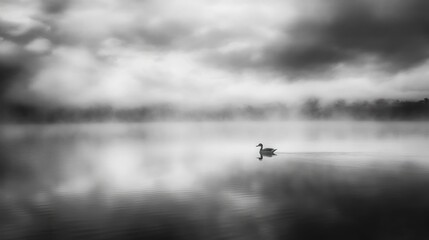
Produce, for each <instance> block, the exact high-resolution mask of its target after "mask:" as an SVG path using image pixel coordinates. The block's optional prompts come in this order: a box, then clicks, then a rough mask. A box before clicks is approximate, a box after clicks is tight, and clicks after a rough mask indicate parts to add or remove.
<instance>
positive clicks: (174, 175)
mask: <svg viewBox="0 0 429 240" xmlns="http://www.w3.org/2000/svg"><path fill="white" fill-rule="evenodd" d="M0 129H1V132H0V149H1V150H0V212H1V216H0V239H286V238H287V239H429V226H428V224H429V192H428V191H427V189H428V187H429V159H428V156H429V144H428V143H429V125H428V123H424V122H421V123H370V122H360V123H347V122H328V123H324V122H312V123H308V122H307V123H305V122H302V123H299V122H266V123H264V122H233V123H145V124H113V123H112V124H88V125H83V124H82V125H46V126H33V125H31V126H30V125H29V126H14V125H10V126H2V127H1V128H0ZM260 142H262V143H264V144H265V145H266V146H267V147H275V148H278V154H277V156H273V157H270V158H269V157H264V158H262V159H260V158H261V157H260V156H259V153H258V148H256V147H255V146H256V145H257V144H258V143H260Z"/></svg>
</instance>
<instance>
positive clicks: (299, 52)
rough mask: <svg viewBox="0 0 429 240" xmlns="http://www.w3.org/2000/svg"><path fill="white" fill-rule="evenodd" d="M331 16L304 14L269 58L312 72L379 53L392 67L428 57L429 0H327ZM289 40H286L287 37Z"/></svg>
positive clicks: (282, 65) (283, 66)
mask: <svg viewBox="0 0 429 240" xmlns="http://www.w3.org/2000/svg"><path fill="white" fill-rule="evenodd" d="M326 4H327V5H326V6H325V7H326V9H321V11H322V12H323V11H324V10H327V14H326V15H327V16H324V15H323V14H320V15H321V16H320V17H319V16H318V15H317V12H316V16H305V17H304V18H302V19H300V20H299V21H297V23H295V24H294V25H293V26H292V27H291V28H288V30H287V31H286V32H285V36H287V37H288V38H291V39H292V41H290V40H289V39H288V40H289V41H288V43H280V44H278V45H274V46H270V47H268V48H267V49H266V50H265V51H266V53H267V55H269V56H270V57H269V59H268V63H269V64H272V65H273V66H275V67H276V68H280V69H285V70H289V71H297V72H300V71H308V70H310V69H311V70H314V69H319V68H325V67H328V66H332V65H333V64H337V63H344V62H351V61H355V60H359V58H361V57H367V56H370V57H375V58H376V59H377V60H379V61H380V62H381V63H382V64H383V65H384V66H385V67H386V68H387V69H389V70H401V69H404V68H409V67H412V66H415V65H417V64H419V63H421V62H423V61H424V60H426V59H427V58H428V56H429V51H428V50H429V14H427V13H428V12H429V2H428V1H426V0H398V1H381V0H379V1H363V0H361V1H339V0H331V1H327V2H326ZM285 42H286V41H285Z"/></svg>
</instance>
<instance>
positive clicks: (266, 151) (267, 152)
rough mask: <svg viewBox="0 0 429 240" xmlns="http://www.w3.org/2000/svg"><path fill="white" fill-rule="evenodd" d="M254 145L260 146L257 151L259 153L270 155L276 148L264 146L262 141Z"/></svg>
mask: <svg viewBox="0 0 429 240" xmlns="http://www.w3.org/2000/svg"><path fill="white" fill-rule="evenodd" d="M256 147H261V149H259V153H260V154H261V155H270V154H274V152H275V151H277V149H274V148H264V145H263V144H262V143H260V144H258V145H256Z"/></svg>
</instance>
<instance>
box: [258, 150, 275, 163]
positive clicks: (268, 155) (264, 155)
mask: <svg viewBox="0 0 429 240" xmlns="http://www.w3.org/2000/svg"><path fill="white" fill-rule="evenodd" d="M273 156H277V154H275V153H272V152H259V157H258V159H259V161H262V159H264V157H273Z"/></svg>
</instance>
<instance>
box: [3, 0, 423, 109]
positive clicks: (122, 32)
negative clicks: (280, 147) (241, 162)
mask: <svg viewBox="0 0 429 240" xmlns="http://www.w3.org/2000/svg"><path fill="white" fill-rule="evenodd" d="M428 12H429V1H427V0H353V1H344V0H322V1H321V0H175V1H171V0H141V1H140V0H91V1H85V0H2V1H1V2H0V81H1V82H0V97H1V98H3V99H9V100H14V101H27V102H31V103H42V104H52V105H63V106H88V105H94V104H109V105H112V106H115V107H133V106H153V105H160V104H161V105H162V104H168V105H173V106H180V107H191V108H194V107H196V108H208V107H224V106H231V105H237V106H240V105H259V104H266V103H285V104H293V103H297V102H300V101H302V99H305V98H308V97H319V98H321V99H324V100H327V101H329V100H334V99H338V98H344V99H348V100H350V101H353V100H360V99H374V98H399V99H406V98H412V99H419V98H423V97H429V14H427V13H428Z"/></svg>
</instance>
